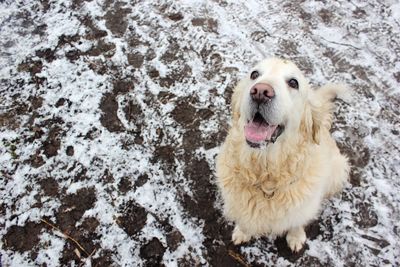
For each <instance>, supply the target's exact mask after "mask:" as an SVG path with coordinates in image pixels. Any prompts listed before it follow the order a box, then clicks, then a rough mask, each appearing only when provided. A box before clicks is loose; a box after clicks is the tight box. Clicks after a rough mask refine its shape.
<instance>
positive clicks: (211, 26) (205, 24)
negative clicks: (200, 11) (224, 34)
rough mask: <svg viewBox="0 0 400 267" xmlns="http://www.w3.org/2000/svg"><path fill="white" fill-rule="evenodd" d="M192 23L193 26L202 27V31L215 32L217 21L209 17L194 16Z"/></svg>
mask: <svg viewBox="0 0 400 267" xmlns="http://www.w3.org/2000/svg"><path fill="white" fill-rule="evenodd" d="M192 25H193V26H195V27H202V29H203V30H204V31H207V32H214V33H217V31H218V22H217V21H216V20H215V19H211V18H194V19H192Z"/></svg>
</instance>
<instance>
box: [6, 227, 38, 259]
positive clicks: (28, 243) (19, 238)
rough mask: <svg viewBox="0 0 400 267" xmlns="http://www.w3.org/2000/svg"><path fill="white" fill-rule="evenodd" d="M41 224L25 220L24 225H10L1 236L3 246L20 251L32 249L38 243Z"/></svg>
mask: <svg viewBox="0 0 400 267" xmlns="http://www.w3.org/2000/svg"><path fill="white" fill-rule="evenodd" d="M42 229H43V225H42V224H38V223H34V222H27V223H26V224H25V225H24V226H17V225H13V226H11V227H10V228H9V229H8V231H7V233H6V234H5V235H4V237H3V243H4V246H5V247H6V248H8V249H12V250H16V251H19V252H21V253H23V252H26V251H30V250H32V249H33V248H34V247H35V246H36V245H37V244H38V243H39V234H40V231H41V230H42Z"/></svg>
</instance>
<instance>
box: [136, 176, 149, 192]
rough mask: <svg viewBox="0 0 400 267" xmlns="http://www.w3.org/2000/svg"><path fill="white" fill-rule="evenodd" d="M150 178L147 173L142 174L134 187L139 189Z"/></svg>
mask: <svg viewBox="0 0 400 267" xmlns="http://www.w3.org/2000/svg"><path fill="white" fill-rule="evenodd" d="M148 180H149V176H148V175H147V174H145V173H144V174H141V175H139V176H138V178H137V179H136V181H135V184H134V188H135V189H137V188H139V187H141V186H143V185H144V184H145V183H147V181H148Z"/></svg>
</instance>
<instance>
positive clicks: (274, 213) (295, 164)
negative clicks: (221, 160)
mask: <svg viewBox="0 0 400 267" xmlns="http://www.w3.org/2000/svg"><path fill="white" fill-rule="evenodd" d="M235 154H236V155H241V156H240V157H232V158H231V159H230V162H231V163H232V165H230V166H226V168H223V167H222V168H221V167H220V168H219V170H218V171H219V172H224V174H223V175H220V176H219V177H224V178H223V179H221V180H219V185H220V188H221V192H222V196H223V198H224V202H225V209H224V211H225V215H226V216H227V217H228V218H229V219H231V220H233V221H235V222H237V223H239V225H240V226H241V227H242V228H248V229H246V231H247V232H250V233H251V234H252V235H260V234H271V233H272V234H282V233H283V232H285V231H286V230H288V229H290V228H291V227H293V226H296V225H299V224H304V223H307V221H308V220H309V218H311V217H314V215H315V214H316V213H317V212H318V207H319V205H320V202H321V199H322V190H321V185H320V184H319V182H318V181H319V180H318V179H317V177H315V175H314V174H313V173H309V171H308V168H307V166H308V162H307V161H306V160H305V159H303V158H301V157H300V158H299V155H301V154H297V155H296V157H297V158H291V157H287V159H285V160H282V161H280V163H279V164H277V165H274V164H272V163H271V164H270V165H269V164H268V163H267V164H260V162H259V160H265V159H260V158H257V157H255V156H254V155H247V156H249V157H248V158H246V154H243V153H235ZM225 160H226V159H225ZM245 160H249V161H257V162H253V163H254V164H243V161H245ZM314 163H315V162H314ZM244 166H253V168H248V167H247V168H246V167H244ZM299 210H302V214H299Z"/></svg>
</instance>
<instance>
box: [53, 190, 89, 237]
mask: <svg viewBox="0 0 400 267" xmlns="http://www.w3.org/2000/svg"><path fill="white" fill-rule="evenodd" d="M95 202H96V193H95V189H94V188H93V187H91V188H82V189H79V190H78V191H77V192H76V193H75V194H71V195H66V196H65V197H63V198H62V199H61V203H62V204H61V207H60V208H59V210H58V213H57V214H56V220H57V226H58V227H59V228H60V229H62V230H63V231H64V232H65V233H67V234H71V233H73V232H74V231H75V225H76V223H77V222H78V221H79V220H80V219H81V218H82V215H83V214H84V213H85V211H86V210H88V209H90V208H93V206H94V203H95Z"/></svg>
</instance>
